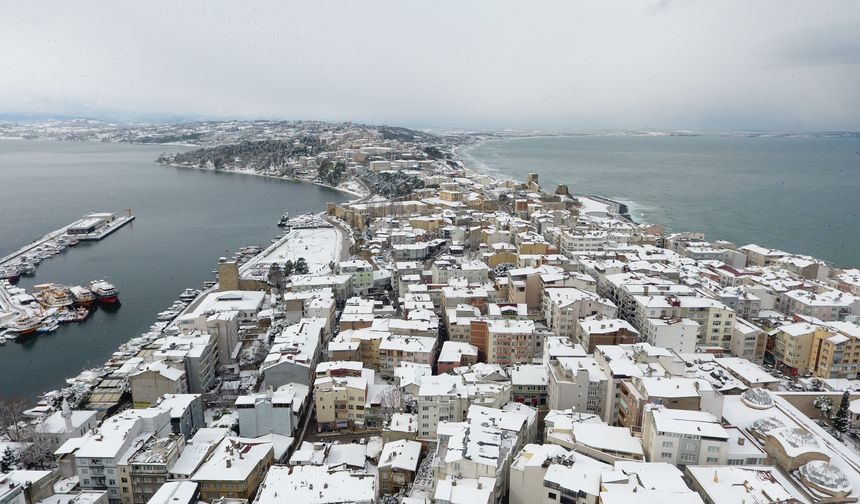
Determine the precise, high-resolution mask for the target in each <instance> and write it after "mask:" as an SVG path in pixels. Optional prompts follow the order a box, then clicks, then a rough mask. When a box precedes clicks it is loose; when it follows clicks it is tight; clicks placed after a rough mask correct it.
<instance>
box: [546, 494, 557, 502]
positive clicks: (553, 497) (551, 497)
mask: <svg viewBox="0 0 860 504" xmlns="http://www.w3.org/2000/svg"><path fill="white" fill-rule="evenodd" d="M546 496H547V497H549V498H550V499H552V500H555V497H556V495H555V494H554V493H553V492H547V494H546Z"/></svg>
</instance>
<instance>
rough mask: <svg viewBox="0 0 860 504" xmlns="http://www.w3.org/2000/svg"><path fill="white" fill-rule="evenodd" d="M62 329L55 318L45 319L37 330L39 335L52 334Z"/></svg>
mask: <svg viewBox="0 0 860 504" xmlns="http://www.w3.org/2000/svg"><path fill="white" fill-rule="evenodd" d="M58 327H60V323H59V322H57V319H55V318H48V319H45V320H44V321H43V322H42V323H41V324H39V327H37V328H36V332H37V333H52V332H54V331H56V330H57V328H58Z"/></svg>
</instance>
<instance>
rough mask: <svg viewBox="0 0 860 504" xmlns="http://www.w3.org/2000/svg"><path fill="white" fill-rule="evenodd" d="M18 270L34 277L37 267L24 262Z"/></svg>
mask: <svg viewBox="0 0 860 504" xmlns="http://www.w3.org/2000/svg"><path fill="white" fill-rule="evenodd" d="M18 270H19V271H20V272H21V274H23V275H26V276H33V275H35V274H36V265H35V264H33V263H32V262H29V261H23V260H22V261H21V262H20V263H19V265H18Z"/></svg>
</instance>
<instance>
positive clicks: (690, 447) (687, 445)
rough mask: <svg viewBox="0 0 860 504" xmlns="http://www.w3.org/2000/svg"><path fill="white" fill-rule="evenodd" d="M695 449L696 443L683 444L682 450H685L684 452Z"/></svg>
mask: <svg viewBox="0 0 860 504" xmlns="http://www.w3.org/2000/svg"><path fill="white" fill-rule="evenodd" d="M695 449H696V443H685V444H684V450H686V451H693V450H695Z"/></svg>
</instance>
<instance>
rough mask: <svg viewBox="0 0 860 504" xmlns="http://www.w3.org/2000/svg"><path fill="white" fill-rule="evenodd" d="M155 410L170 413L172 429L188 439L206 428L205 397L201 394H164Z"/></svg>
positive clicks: (156, 404) (154, 406) (155, 405)
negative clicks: (198, 430) (204, 414)
mask: <svg viewBox="0 0 860 504" xmlns="http://www.w3.org/2000/svg"><path fill="white" fill-rule="evenodd" d="M152 407H153V408H157V409H162V410H165V411H168V412H170V428H171V430H172V431H173V433H174V434H182V435H183V436H185V438H186V439H190V438H191V436H193V435H194V433H195V432H196V431H197V429H200V428H201V427H205V426H206V420H205V418H204V416H203V409H204V408H203V397H202V396H201V395H200V394H164V395H163V396H161V398H159V399H158V402H156V403H155V404H154V405H153V406H152Z"/></svg>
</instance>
